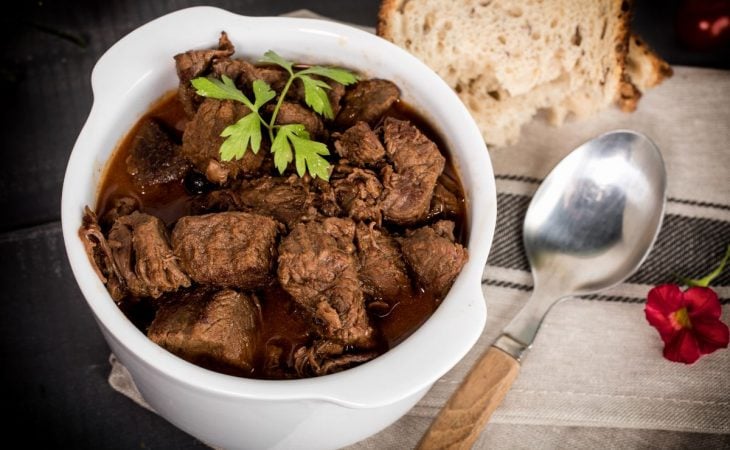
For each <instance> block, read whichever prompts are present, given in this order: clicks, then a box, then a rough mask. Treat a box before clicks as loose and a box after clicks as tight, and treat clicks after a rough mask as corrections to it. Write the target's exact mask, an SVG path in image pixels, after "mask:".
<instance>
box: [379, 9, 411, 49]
mask: <svg viewBox="0 0 730 450" xmlns="http://www.w3.org/2000/svg"><path fill="white" fill-rule="evenodd" d="M403 2H406V3H407V2H408V0H382V1H381V2H380V8H379V9H378V24H377V26H376V27H375V32H376V34H377V35H378V36H380V37H384V38H385V39H388V40H392V39H393V36H391V35H389V34H387V30H388V25H389V21H388V19H389V18H390V16H391V14H392V13H393V12H395V10H396V9H398V5H399V4H401V3H403Z"/></svg>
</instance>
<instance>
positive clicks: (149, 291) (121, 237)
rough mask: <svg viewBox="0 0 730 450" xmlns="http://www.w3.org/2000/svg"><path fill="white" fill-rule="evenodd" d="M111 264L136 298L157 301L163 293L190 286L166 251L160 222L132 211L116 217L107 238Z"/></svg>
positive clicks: (168, 249)
mask: <svg viewBox="0 0 730 450" xmlns="http://www.w3.org/2000/svg"><path fill="white" fill-rule="evenodd" d="M108 243H109V248H110V249H111V253H112V256H113V258H114V264H115V265H116V267H117V270H118V271H119V274H120V275H121V276H122V278H123V279H124V284H125V286H126V287H127V289H128V290H129V292H130V293H131V294H132V295H134V296H136V297H153V298H158V297H159V296H161V295H162V294H163V293H164V292H171V291H176V290H177V289H178V288H180V287H188V286H190V279H189V278H188V276H187V275H186V274H185V272H184V271H183V270H181V268H180V265H179V264H178V260H177V258H176V257H175V255H174V254H173V253H172V250H171V249H170V244H169V243H168V239H167V231H166V230H165V226H164V224H163V223H162V220H160V219H158V218H157V217H155V216H151V215H149V214H142V213H140V212H137V211H135V212H133V213H131V214H129V215H126V216H120V217H119V218H118V219H117V220H116V221H115V222H114V225H112V228H111V230H110V231H109V237H108Z"/></svg>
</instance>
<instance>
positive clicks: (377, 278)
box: [355, 223, 411, 305]
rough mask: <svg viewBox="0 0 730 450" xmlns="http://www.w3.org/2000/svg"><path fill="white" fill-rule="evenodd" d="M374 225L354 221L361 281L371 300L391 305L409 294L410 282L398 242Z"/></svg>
mask: <svg viewBox="0 0 730 450" xmlns="http://www.w3.org/2000/svg"><path fill="white" fill-rule="evenodd" d="M374 225H375V224H371V225H369V226H368V225H366V224H364V223H358V224H357V233H356V239H355V240H356V243H357V255H358V258H359V259H360V281H362V288H363V291H365V293H366V294H367V295H368V296H370V298H371V299H372V300H384V301H385V302H386V303H388V304H390V305H392V304H394V303H396V302H397V301H398V300H399V299H400V298H401V297H404V296H407V295H410V294H411V281H410V279H409V278H408V270H407V269H406V264H405V262H404V260H403V256H402V255H401V251H400V245H398V242H397V241H396V240H395V238H394V237H393V236H391V235H390V234H389V233H388V232H387V231H386V230H382V229H376V228H375V226H374Z"/></svg>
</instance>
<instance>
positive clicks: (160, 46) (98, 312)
mask: <svg viewBox="0 0 730 450" xmlns="http://www.w3.org/2000/svg"><path fill="white" fill-rule="evenodd" d="M221 30H225V31H226V32H228V35H229V37H230V39H231V41H232V42H233V43H234V44H235V46H236V49H237V51H238V53H237V56H244V57H248V58H258V57H260V56H261V55H262V54H263V53H264V52H265V51H267V50H269V49H271V50H275V51H276V52H278V53H279V54H281V55H282V56H284V57H285V58H288V59H291V60H295V61H299V62H304V63H318V64H332V65H337V66H342V67H348V68H352V69H355V70H357V71H360V72H361V73H363V74H364V75H365V76H368V77H379V78H385V79H389V80H392V81H394V82H395V83H396V84H397V85H398V86H399V87H400V88H401V90H402V96H403V98H404V99H405V101H406V102H408V103H409V104H411V105H412V106H413V107H415V108H416V109H417V110H418V111H419V112H421V113H422V114H423V115H424V116H425V117H426V118H427V119H428V120H429V122H430V123H431V124H432V125H433V126H434V127H435V128H436V130H437V131H438V132H439V133H440V134H441V135H442V136H443V138H444V141H445V142H446V145H447V146H448V148H449V150H450V151H451V153H452V156H453V158H454V160H455V163H456V166H457V168H458V169H459V171H460V174H461V177H462V182H463V184H464V187H465V191H466V196H467V203H468V219H469V242H468V249H469V262H468V263H467V265H466V266H465V267H464V269H463V271H462V272H461V274H460V275H459V277H458V278H457V280H456V282H455V283H454V286H453V287H452V289H451V291H450V292H449V294H448V296H447V298H446V299H445V300H444V302H443V303H442V305H441V306H440V307H439V308H438V309H437V311H436V312H435V313H434V315H433V316H432V317H431V318H430V319H429V320H428V321H427V322H426V323H425V324H424V325H423V326H421V327H420V328H419V329H418V330H417V331H416V332H415V333H414V334H413V335H412V336H410V337H409V338H408V339H406V340H405V341H404V342H403V343H401V344H400V345H398V346H397V347H395V348H394V349H392V350H390V351H388V352H387V353H385V354H384V355H382V356H380V357H378V358H376V359H375V360H373V361H370V362H368V363H366V364H363V365H361V366H359V367H356V368H353V369H350V370H346V371H344V372H341V373H337V374H333V375H328V376H324V377H319V378H312V379H303V380H288V381H267V380H252V379H243V378H237V377H232V376H227V375H222V374H219V373H215V372H212V371H208V370H205V369H202V368H200V367H197V366H195V365H192V364H189V363H188V362H186V361H184V360H182V359H180V358H177V357H176V356H174V355H172V354H171V353H168V352H167V351H166V350H164V349H162V348H161V347H159V346H157V345H155V344H154V343H153V342H152V341H150V340H148V339H147V337H146V336H145V335H144V334H143V333H141V332H140V331H139V330H137V328H135V327H134V325H132V323H131V322H130V321H129V320H128V319H127V318H126V317H125V316H124V315H123V314H122V312H121V311H120V310H119V308H117V306H116V305H115V304H114V302H113V301H112V299H111V297H110V296H109V294H108V293H107V291H106V289H105V287H104V285H103V284H102V283H101V281H100V280H99V278H98V277H97V276H96V274H95V272H94V271H93V269H92V266H91V264H90V263H89V260H88V258H87V256H86V254H85V253H84V248H83V246H82V244H81V241H80V239H79V237H78V229H79V227H80V226H81V216H82V210H83V208H84V206H85V205H94V204H95V200H96V192H97V185H98V182H99V179H100V176H101V174H102V169H103V168H104V165H105V162H106V161H107V159H108V158H109V156H110V154H111V152H112V151H113V150H114V149H115V147H116V145H117V143H118V142H119V141H120V140H121V139H122V137H123V136H124V135H125V133H126V132H127V131H128V130H129V129H130V127H131V126H132V125H133V124H134V123H135V121H136V120H138V119H139V117H140V116H141V115H142V114H144V112H145V111H146V110H147V109H148V107H149V106H150V104H151V103H152V102H154V101H155V100H156V99H157V98H159V97H160V96H161V95H162V94H163V93H165V92H167V91H169V90H171V89H173V88H174V87H175V86H176V85H177V77H176V75H175V67H174V62H173V59H172V56H173V55H175V54H177V53H179V52H181V51H185V50H188V49H191V48H209V47H212V46H214V45H215V44H216V43H217V39H218V36H219V34H220V32H221ZM91 81H92V88H93V91H94V104H93V107H92V109H91V113H90V114H89V118H88V120H87V122H86V124H85V125H84V128H83V129H82V131H81V133H80V135H79V137H78V140H77V141H76V145H75V147H74V149H73V152H72V153H71V158H70V160H69V164H68V168H67V170H66V176H65V179H64V185H63V199H62V211H61V216H62V222H63V236H64V240H65V243H66V251H67V253H68V257H69V260H70V262H71V267H72V269H73V272H74V275H75V277H76V280H77V282H78V284H79V286H80V287H81V291H82V292H83V294H84V296H85V297H86V300H87V301H88V303H89V306H90V307H91V309H92V311H93V313H94V315H95V318H96V320H97V322H98V323H99V325H100V327H101V330H102V332H103V334H104V337H105V338H106V340H107V342H108V343H109V345H110V346H111V348H112V350H113V351H114V353H115V354H116V355H117V356H118V357H119V359H120V360H121V361H122V363H124V364H125V365H126V367H127V368H128V369H129V371H130V373H131V374H132V377H133V378H134V381H135V382H136V384H137V386H138V387H139V389H140V391H141V392H142V394H143V396H144V397H145V399H146V400H147V401H148V402H149V404H150V405H152V407H153V408H154V409H155V410H156V411H157V412H158V413H159V414H161V415H162V416H164V417H165V418H166V419H167V420H169V421H170V422H172V423H173V424H175V425H176V426H178V427H179V428H181V429H183V430H185V431H186V432H188V433H190V434H192V435H193V436H196V437H197V438H199V439H201V440H202V441H204V442H206V443H208V444H210V445H213V446H217V447H224V448H282V449H283V448H319V449H321V448H335V447H340V446H343V445H347V444H349V443H353V442H356V441H358V440H360V439H363V438H365V437H367V436H369V435H371V434H373V433H375V432H377V431H379V430H381V429H382V428H384V427H386V426H387V425H389V424H391V423H392V422H394V421H395V420H397V419H398V418H399V417H400V416H402V415H403V414H404V413H405V412H407V411H408V410H409V409H410V408H411V407H412V406H413V405H414V404H415V403H416V402H417V401H418V400H419V399H420V398H421V397H422V396H423V395H424V394H425V393H426V391H427V390H428V389H429V387H430V386H431V385H432V384H433V383H434V382H435V381H436V380H437V379H438V378H439V377H441V376H442V375H443V374H444V373H446V372H447V371H448V370H449V369H451V368H452V367H453V366H454V365H455V364H456V363H457V362H458V361H459V360H460V359H461V358H462V357H463V356H464V355H465V354H466V352H467V351H468V350H469V349H470V348H471V347H472V345H473V344H474V343H475V342H476V340H477V338H478V337H479V335H480V334H481V331H482V329H483V327H484V323H485V320H486V307H485V302H484V299H483V298H482V291H481V275H482V270H483V267H484V265H485V263H486V260H487V253H488V251H489V247H490V245H491V243H492V236H493V233H494V226H495V218H496V194H495V185H494V175H493V172H492V166H491V163H490V160H489V156H488V153H487V150H486V148H485V145H484V143H483V141H482V138H481V136H480V134H479V131H478V129H477V127H476V124H475V123H474V121H473V119H472V118H471V117H470V116H469V114H468V112H467V110H466V109H465V108H464V106H463V105H462V104H461V102H460V101H459V100H458V98H457V96H456V95H455V94H454V93H453V92H452V91H451V90H450V89H449V88H448V86H447V85H446V84H445V83H444V82H443V81H442V80H441V79H440V78H439V77H438V76H437V75H436V74H434V73H433V72H432V71H431V70H429V69H428V68H427V67H426V66H425V65H423V64H422V63H421V62H419V61H418V60H417V59H416V58H414V57H413V56H411V55H410V54H408V53H406V52H405V51H403V50H401V49H400V48H398V47H396V46H394V45H392V44H391V43H389V42H387V41H385V40H382V39H380V38H378V37H376V36H374V35H371V34H369V33H366V32H364V31H360V30H358V29H355V28H352V27H348V26H344V25H340V24H336V23H331V22H325V21H319V20H311V19H293V18H279V17H263V18H252V17H243V16H238V15H235V14H231V13H229V12H226V11H223V10H220V9H216V8H210V7H197V8H190V9H185V10H181V11H177V12H174V13H172V14H168V15H166V16H164V17H161V18H159V19H157V20H154V21H152V22H150V23H148V24H146V25H144V26H142V27H140V28H138V29H137V30H135V31H133V32H132V33H130V34H129V35H128V36H126V37H124V38H123V39H121V40H120V41H119V42H118V43H116V44H115V45H114V46H113V47H112V48H110V49H109V50H108V51H107V52H106V53H105V54H104V56H102V57H101V59H100V60H99V62H98V63H97V64H96V67H95V68H94V71H93V73H92V78H91Z"/></svg>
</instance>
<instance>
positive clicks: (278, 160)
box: [271, 124, 309, 174]
mask: <svg viewBox="0 0 730 450" xmlns="http://www.w3.org/2000/svg"><path fill="white" fill-rule="evenodd" d="M296 134H299V135H304V134H306V135H307V136H309V133H307V130H305V129H304V125H301V124H289V125H282V126H281V127H279V130H278V132H277V133H276V137H275V138H274V142H273V143H272V144H271V153H273V154H274V165H275V166H276V168H277V169H278V170H279V173H280V174H283V173H284V171H285V170H286V168H287V166H288V165H289V163H290V162H292V160H293V159H294V153H293V152H292V148H291V144H290V143H289V136H293V135H296Z"/></svg>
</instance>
